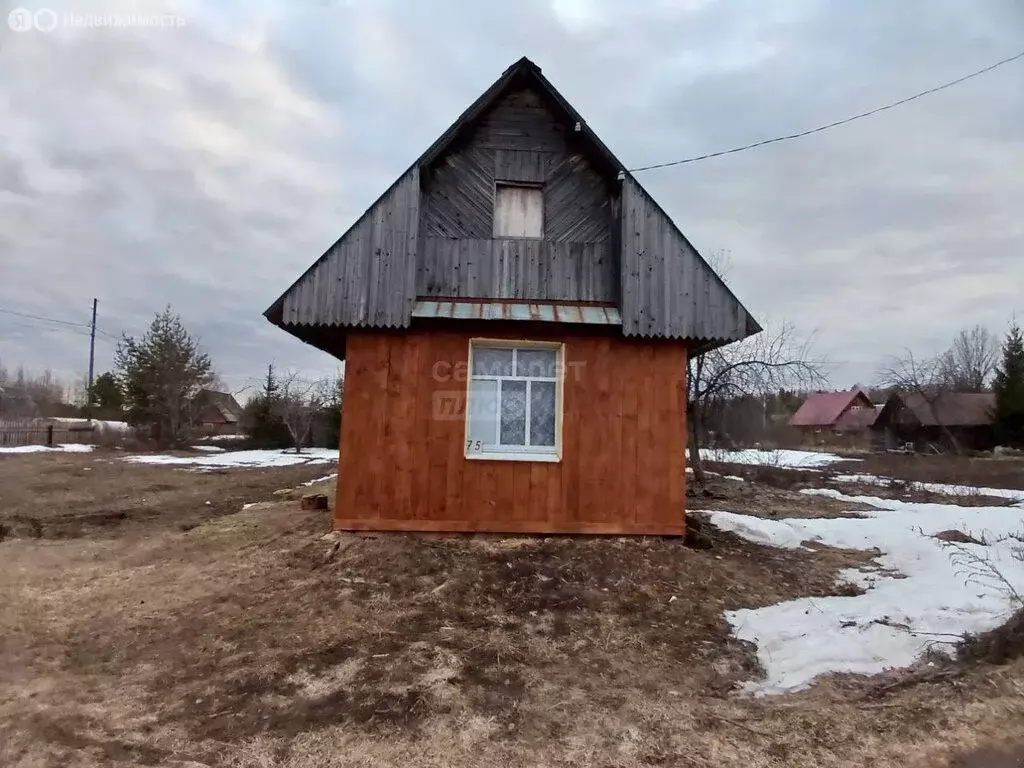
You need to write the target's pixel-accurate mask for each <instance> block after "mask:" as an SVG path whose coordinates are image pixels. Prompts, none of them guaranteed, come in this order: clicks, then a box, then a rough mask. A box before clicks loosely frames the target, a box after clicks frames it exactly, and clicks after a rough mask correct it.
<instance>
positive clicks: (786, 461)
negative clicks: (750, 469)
mask: <svg viewBox="0 0 1024 768" xmlns="http://www.w3.org/2000/svg"><path fill="white" fill-rule="evenodd" d="M700 457H701V458H702V459H704V460H705V461H722V462H728V463H731V464H759V465H762V466H766V467H783V468H786V469H792V468H798V469H809V468H815V467H826V466H828V465H829V464H835V463H836V462H839V461H860V459H847V458H845V457H843V456H837V455H836V454H834V453H825V452H823V451H791V450H785V449H780V450H770V451H766V450H760V449H758V448H743V449H741V450H738V451H726V450H723V449H719V448H702V449H701V452H700Z"/></svg>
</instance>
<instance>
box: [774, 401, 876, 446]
mask: <svg viewBox="0 0 1024 768" xmlns="http://www.w3.org/2000/svg"><path fill="white" fill-rule="evenodd" d="M877 415H878V409H876V408H875V405H874V404H873V403H872V402H871V400H870V398H868V396H867V395H865V394H864V392H863V391H862V390H859V389H852V390H850V391H848V392H815V393H814V394H813V395H811V396H810V397H808V398H807V399H806V400H805V401H804V404H803V405H801V406H800V408H799V410H797V412H796V413H794V414H793V416H792V418H790V420H789V426H791V427H795V428H796V429H797V430H799V432H800V434H801V436H802V437H803V438H804V439H806V440H811V441H813V442H824V440H825V438H826V437H830V438H831V437H852V438H854V439H867V438H868V437H869V435H870V432H869V430H870V428H871V425H872V424H874V423H875V418H876V417H877Z"/></svg>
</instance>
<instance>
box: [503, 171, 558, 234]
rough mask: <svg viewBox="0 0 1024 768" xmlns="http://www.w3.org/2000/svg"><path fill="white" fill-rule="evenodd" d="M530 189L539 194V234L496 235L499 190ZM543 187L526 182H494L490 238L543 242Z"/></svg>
mask: <svg viewBox="0 0 1024 768" xmlns="http://www.w3.org/2000/svg"><path fill="white" fill-rule="evenodd" d="M502 188H505V189H531V190H535V191H536V192H539V193H540V233H539V234H536V235H507V234H499V233H498V231H497V230H498V190H499V189H502ZM544 225H545V221H544V185H543V184H540V183H536V182H528V181H496V182H494V211H493V217H492V221H491V237H493V238H494V239H495V240H543V239H544Z"/></svg>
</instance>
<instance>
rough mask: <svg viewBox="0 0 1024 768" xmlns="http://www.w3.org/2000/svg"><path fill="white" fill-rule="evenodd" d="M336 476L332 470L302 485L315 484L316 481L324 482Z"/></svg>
mask: <svg viewBox="0 0 1024 768" xmlns="http://www.w3.org/2000/svg"><path fill="white" fill-rule="evenodd" d="M337 476H338V473H337V472H332V473H331V474H329V475H324V476H323V477H318V478H317V479H316V480H310V481H309V482H306V483H303V485H307V486H308V485H316V484H317V483H326V482H327V481H328V480H333V479H334V478H336V477H337Z"/></svg>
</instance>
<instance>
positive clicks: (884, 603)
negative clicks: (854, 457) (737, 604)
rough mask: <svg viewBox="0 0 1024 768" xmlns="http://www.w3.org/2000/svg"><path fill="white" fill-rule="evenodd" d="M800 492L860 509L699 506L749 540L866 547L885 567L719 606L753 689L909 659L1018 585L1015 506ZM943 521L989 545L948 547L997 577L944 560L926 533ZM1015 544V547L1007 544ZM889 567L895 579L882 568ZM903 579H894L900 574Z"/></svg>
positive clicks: (1004, 601)
mask: <svg viewBox="0 0 1024 768" xmlns="http://www.w3.org/2000/svg"><path fill="white" fill-rule="evenodd" d="M804 493H807V494H810V495H819V496H828V497H831V498H836V499H840V500H844V501H855V502H861V503H863V504H867V505H870V506H872V507H874V508H875V509H874V510H873V511H868V512H863V513H861V514H864V515H867V517H866V518H863V519H858V518H836V519H810V520H804V519H786V520H766V519H762V518H757V517H749V516H747V515H737V514H734V513H731V512H710V513H709V516H710V518H711V522H712V523H714V524H715V525H716V526H718V527H719V528H723V529H725V530H730V531H735V532H736V533H737V534H739V535H740V536H743V537H744V538H747V539H750V540H751V541H756V542H758V543H761V544H769V545H772V546H777V547H785V548H796V547H799V546H801V542H803V541H815V542H820V543H822V544H827V545H830V546H834V547H844V548H850V549H862V550H870V549H872V548H877V549H878V550H879V551H880V552H881V554H880V555H879V556H878V557H877V558H875V561H876V562H877V563H878V565H879V566H880V567H881V568H882V569H885V571H886V572H871V571H870V570H857V569H849V570H846V571H843V572H842V574H841V577H842V578H844V579H846V580H848V581H851V582H853V583H855V584H858V585H860V586H862V587H864V588H865V589H866V590H867V592H865V594H863V595H860V596H856V597H839V596H835V597H815V598H801V599H799V600H790V601H788V602H785V603H779V604H778V605H772V606H768V607H766V608H757V609H742V610H737V611H727V612H726V619H727V620H728V621H729V623H730V624H731V625H732V627H733V632H734V633H735V634H736V636H737V637H739V638H741V639H743V640H749V641H751V642H753V643H755V644H756V645H757V648H758V651H757V653H758V658H759V659H760V661H761V664H762V665H763V666H764V668H765V670H766V672H767V676H766V678H765V679H764V680H763V681H760V682H757V683H751V684H750V686H749V688H750V690H752V691H754V692H756V693H760V694H770V693H785V692H788V691H795V690H799V689H801V688H805V687H807V686H808V685H810V683H811V682H812V681H813V680H814V678H815V677H817V676H818V675H822V674H826V673H829V672H854V673H861V674H874V673H877V672H881V671H882V670H884V669H887V668H890V667H901V666H907V665H910V664H912V663H913V662H914V661H915V660H916V659H917V658H918V657H919V656H920V655H921V654H922V653H923V652H924V651H925V650H926V649H928V648H929V647H933V646H934V647H937V648H946V649H948V648H949V647H950V645H949V644H950V643H952V642H953V641H955V640H956V638H957V637H958V636H960V635H961V634H963V633H965V632H972V633H973V632H979V631H984V630H987V629H992V628H993V627H996V626H998V625H999V624H1001V623H1003V622H1004V621H1005V620H1006V618H1007V616H1008V615H1009V614H1010V613H1011V612H1012V611H1013V609H1014V603H1013V601H1012V599H1011V589H1013V590H1016V591H1017V592H1018V593H1024V562H1021V561H1020V560H1018V559H1015V557H1014V554H1013V551H1014V546H1013V545H1014V544H1015V542H1013V541H1000V539H1001V538H1004V537H1006V536H1007V535H1009V534H1013V533H1020V532H1022V531H1024V505H1017V506H1013V507H961V506H957V505H953V504H916V503H912V502H903V501H894V500H891V499H880V498H876V497H872V496H845V495H844V494H842V493H840V492H839V491H835V490H832V489H811V490H806V491H804ZM951 528H955V529H958V530H961V531H964V532H965V533H969V534H971V535H973V536H974V537H975V538H978V539H982V540H985V541H987V542H989V546H980V545H957V548H959V549H960V550H961V551H962V552H964V553H966V554H967V555H968V556H976V557H977V558H980V559H981V561H982V563H986V562H987V563H989V564H990V566H991V567H992V568H995V569H998V571H999V573H1001V574H1002V576H1003V577H1004V578H1005V579H1006V581H1007V582H1008V584H1007V583H1003V582H1001V581H1000V579H999V578H998V577H997V576H995V575H994V573H993V572H992V571H991V570H989V566H986V565H984V564H977V565H975V566H973V567H972V568H971V571H973V572H974V575H973V576H972V574H971V573H968V572H965V570H964V568H963V567H958V565H956V564H954V563H953V562H952V561H951V559H950V557H951V555H953V554H954V553H956V552H957V551H958V550H957V549H955V548H952V547H950V546H947V545H944V544H943V543H942V542H940V541H937V540H936V539H934V538H933V535H934V534H935V533H938V532H939V531H943V530H948V529H951ZM1016 546H1018V547H1019V546H1020V545H1019V544H1016ZM893 572H898V574H899V576H897V575H893ZM900 576H902V577H905V578H901V577H900Z"/></svg>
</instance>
